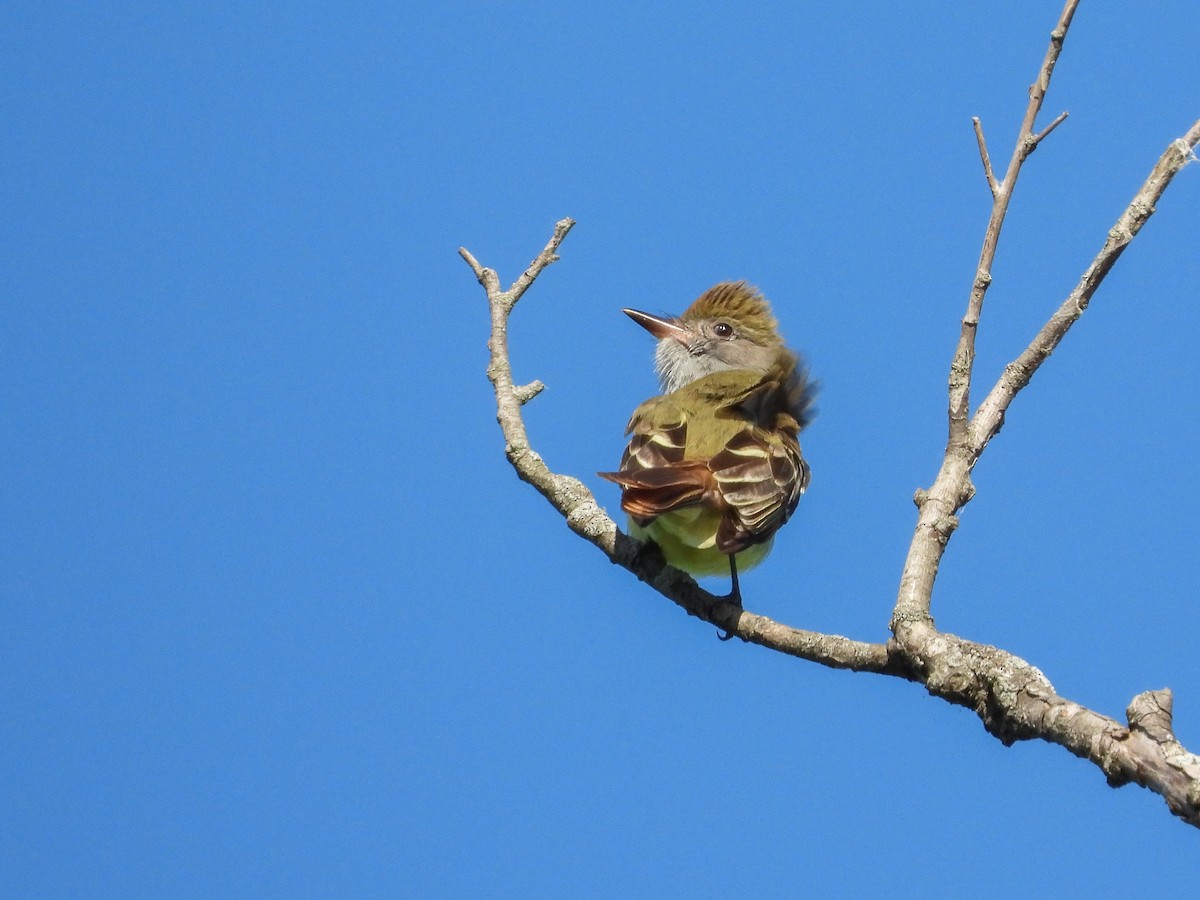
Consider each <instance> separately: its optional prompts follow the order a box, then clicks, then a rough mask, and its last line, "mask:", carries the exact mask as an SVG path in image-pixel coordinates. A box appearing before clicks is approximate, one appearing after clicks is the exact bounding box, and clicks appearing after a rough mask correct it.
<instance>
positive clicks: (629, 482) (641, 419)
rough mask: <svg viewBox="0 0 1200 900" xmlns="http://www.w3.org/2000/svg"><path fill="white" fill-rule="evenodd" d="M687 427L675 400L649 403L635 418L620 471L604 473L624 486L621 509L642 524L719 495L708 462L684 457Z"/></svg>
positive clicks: (631, 420) (630, 426)
mask: <svg viewBox="0 0 1200 900" xmlns="http://www.w3.org/2000/svg"><path fill="white" fill-rule="evenodd" d="M687 426H688V414H687V411H686V410H685V409H683V408H681V407H679V406H678V405H676V404H674V403H672V402H670V401H669V400H666V399H665V398H656V400H652V401H647V402H646V403H643V404H642V405H641V406H639V407H638V408H637V409H636V410H634V413H633V416H632V418H630V420H629V427H628V429H627V430H628V432H629V433H630V434H631V437H630V439H629V444H628V446H627V447H626V448H625V453H624V455H623V456H622V457H621V468H620V470H618V471H616V472H600V473H598V474H599V475H600V477H601V478H606V479H608V480H609V481H613V482H616V483H617V484H619V485H620V486H621V488H622V491H621V509H623V510H625V512H627V513H628V514H629V515H631V516H633V518H634V520H635V521H636V522H637V523H638V524H639V525H646V524H649V523H650V522H651V521H652V520H654V519H655V518H656V517H658V516H661V515H663V514H664V513H668V512H671V511H673V510H676V509H680V508H682V507H685V506H694V505H697V504H699V503H702V502H704V500H705V498H706V496H707V497H712V496H714V494H713V492H714V489H715V487H716V482H715V481H714V479H713V477H712V472H711V471H709V468H708V464H707V462H706V461H705V460H686V459H684V450H685V447H686V445H687V431H688V427H687Z"/></svg>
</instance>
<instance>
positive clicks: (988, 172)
mask: <svg viewBox="0 0 1200 900" xmlns="http://www.w3.org/2000/svg"><path fill="white" fill-rule="evenodd" d="M971 123H972V124H973V125H974V126H975V141H976V143H978V144H979V158H980V159H982V160H983V174H984V176H985V177H986V178H987V183H988V189H989V190H990V191H991V192H992V199H993V200H995V199H996V195H997V194H998V193H1000V185H999V184H997V183H996V173H995V172H993V171H992V158H991V157H990V156H988V148H987V141H986V140H984V138H983V123H982V122H980V121H979V116H971Z"/></svg>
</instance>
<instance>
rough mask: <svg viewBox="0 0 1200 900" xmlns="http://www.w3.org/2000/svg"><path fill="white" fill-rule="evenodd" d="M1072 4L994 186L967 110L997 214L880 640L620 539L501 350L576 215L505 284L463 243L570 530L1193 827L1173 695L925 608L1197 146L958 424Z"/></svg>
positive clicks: (505, 406)
mask: <svg viewBox="0 0 1200 900" xmlns="http://www.w3.org/2000/svg"><path fill="white" fill-rule="evenodd" d="M1076 3H1077V0H1071V2H1068V3H1067V5H1066V7H1065V8H1064V10H1063V14H1062V16H1061V18H1060V19H1059V24H1058V27H1057V28H1056V29H1055V31H1054V32H1053V34H1052V35H1051V45H1050V49H1049V50H1048V51H1047V54H1046V58H1045V60H1044V61H1043V63H1042V67H1041V70H1040V72H1039V75H1038V78H1037V80H1036V81H1035V82H1034V84H1033V85H1032V86H1031V88H1030V101H1029V106H1028V107H1027V109H1026V115H1025V119H1024V121H1023V122H1022V126H1021V132H1020V135H1019V136H1018V140H1017V144H1016V146H1015V147H1014V151H1013V156H1012V159H1011V160H1010V162H1009V167H1008V171H1007V172H1006V174H1005V176H1004V179H1003V181H997V180H996V177H995V173H994V172H993V171H992V168H991V160H990V158H989V156H988V151H987V145H986V142H985V141H984V137H983V128H982V126H981V125H980V123H979V120H978V119H975V120H974V122H975V133H976V138H977V140H978V143H979V148H980V157H981V159H982V160H983V165H984V173H985V175H986V176H987V178H988V186H989V188H990V189H991V191H992V194H993V207H992V215H991V218H990V220H989V223H988V227H987V231H986V233H985V237H984V246H983V251H982V253H981V255H980V263H979V267H978V269H977V271H976V276H975V282H974V285H973V288H972V291H971V296H970V300H969V302H968V308H967V314H966V316H964V318H963V328H962V334H961V335H960V339H959V344H958V349H957V350H956V353H955V357H954V362H953V364H952V365H951V371H950V379H949V389H950V406H949V411H950V417H949V418H950V440H949V442H948V444H947V448H946V453H945V456H944V459H943V462H942V467H941V469H940V471H939V472H938V475H937V478H936V480H935V481H934V484H933V486H932V487H931V488H930V489H929V490H927V491H918V492H917V495H916V497H915V500H916V503H917V506H918V509H919V511H920V512H919V516H918V521H917V527H916V530H915V532H914V535H913V540H912V543H911V546H910V548H909V554H908V558H907V559H906V561H905V565H904V571H903V573H902V575H901V580H900V590H899V594H898V597H897V602H896V606H895V610H894V613H893V616H892V623H891V628H892V635H893V636H892V638H891V639H890V640H889V641H888V642H887V643H886V644H882V643H870V642H864V641H854V640H850V639H848V638H844V637H841V636H839V635H829V634H820V633H818V632H812V631H805V630H802V629H798V628H792V627H790V626H788V625H784V624H782V623H779V622H775V621H772V620H771V619H768V618H766V617H764V616H759V615H756V614H754V613H751V612H747V611H745V610H742V609H741V608H740V607H737V606H734V605H732V604H730V603H728V602H726V600H725V598H723V597H715V596H713V595H712V594H709V593H708V592H707V591H704V590H702V589H700V588H699V587H698V586H697V585H696V583H695V582H694V581H693V580H692V579H691V578H690V577H689V576H688V575H686V574H685V573H683V572H681V571H679V570H677V569H674V568H672V567H670V566H668V565H667V564H666V563H665V561H664V560H663V558H662V555H661V553H659V552H658V550H657V548H656V547H655V546H654V545H653V544H642V543H639V542H638V541H635V540H633V539H631V538H630V537H628V536H627V535H625V534H624V533H622V532H621V531H620V529H619V528H618V527H617V525H616V523H615V522H614V521H613V520H612V519H611V518H609V516H608V514H607V513H606V512H605V511H604V510H603V509H602V508H601V507H600V506H599V504H597V502H596V499H595V497H594V496H593V495H592V493H591V492H590V491H589V490H588V489H587V488H586V487H585V486H584V485H583V484H582V482H580V481H579V480H577V479H575V478H572V477H570V476H568V475H559V474H556V473H554V472H552V471H551V470H550V468H549V467H548V466H547V465H546V464H545V462H544V461H543V460H542V458H541V457H540V456H539V455H538V454H537V453H536V452H534V450H533V449H532V447H530V446H529V441H528V437H527V435H526V432H525V425H524V422H523V420H522V418H521V406H522V404H524V403H526V402H528V401H529V400H530V399H532V398H533V397H534V396H536V395H537V393H538V392H539V391H540V390H541V389H542V383H541V382H540V381H533V382H531V383H530V384H527V385H522V386H514V384H513V380H512V367H511V363H510V361H509V357H508V341H507V325H508V316H509V314H510V313H511V312H512V309H513V306H514V305H515V304H516V301H517V300H518V299H519V298H520V296H521V295H522V294H523V293H524V292H525V290H526V289H527V288H528V287H529V286H530V285H531V284H532V283H533V281H534V280H535V279H536V278H537V277H538V275H539V274H540V273H541V272H542V271H543V270H544V269H545V268H546V266H548V265H550V264H551V263H553V262H554V261H555V260H557V259H558V256H557V249H558V247H559V245H560V244H561V242H562V240H563V239H564V238H565V237H566V235H567V233H568V232H569V231H570V229H571V226H572V225H573V224H574V223H573V222H572V221H571V220H570V219H563V220H562V221H561V222H559V223H557V225H556V226H555V231H554V235H553V236H552V237H551V239H550V241H549V242H548V243H547V244H546V247H545V248H544V249H543V250H542V252H541V253H540V254H539V255H538V256H537V257H536V258H535V259H534V261H533V262H532V263H531V264H530V266H529V268H528V269H526V271H525V272H524V273H523V274H522V275H521V277H520V278H519V279H517V281H516V282H514V283H513V285H512V287H510V288H509V289H508V290H507V291H504V290H501V288H500V281H499V277H498V276H497V274H496V272H495V271H494V270H492V269H488V268H485V267H484V266H481V265H480V264H479V262H478V261H477V260H476V259H475V258H474V257H473V256H472V255H471V254H470V253H469V252H468V251H467V250H465V249H461V250H460V251H459V252H460V254H461V255H462V257H463V259H464V260H466V262H467V263H468V265H470V266H471V269H472V270H473V271H474V272H475V276H476V278H477V279H478V280H479V282H480V284H482V285H483V287H484V289H485V290H486V292H487V296H488V303H489V307H490V310H491V339H490V340H489V342H488V346H489V347H490V349H491V359H490V362H489V364H488V378H489V379H490V380H491V382H492V385H493V387H494V388H495V392H496V405H497V419H498V421H499V423H500V427H501V430H502V432H503V434H504V438H505V444H506V447H505V452H506V454H507V456H508V459H509V461H510V462H511V463H512V465H513V467H514V468H515V469H516V471H517V474H518V475H519V476H520V477H521V478H522V479H523V480H525V481H527V482H529V483H530V484H532V485H533V486H534V487H535V488H536V489H537V490H538V491H539V492H540V493H541V494H542V495H543V496H544V497H546V499H547V500H549V501H550V503H551V505H552V506H553V507H554V508H555V509H556V510H558V512H559V513H560V514H561V515H562V516H563V517H564V518H565V519H566V520H567V524H568V526H569V527H570V528H571V529H572V530H574V531H575V532H576V533H577V534H579V535H581V536H582V537H584V538H585V539H586V540H588V541H589V542H590V543H591V544H593V545H594V546H596V547H597V548H599V549H600V550H601V551H602V552H603V553H604V554H605V555H606V556H607V557H608V558H609V560H611V561H612V562H613V563H615V564H617V565H620V566H622V567H624V568H625V569H627V570H628V571H630V572H632V573H633V574H634V575H636V576H637V577H638V578H639V579H641V580H642V581H645V582H646V583H647V584H649V585H650V586H651V587H653V588H654V589H655V590H656V591H658V592H659V593H660V594H662V595H663V596H665V597H667V598H669V599H671V600H672V601H674V602H675V603H676V604H678V605H679V606H681V607H682V608H683V609H684V610H685V611H686V612H688V613H689V614H690V615H694V616H697V617H698V618H701V619H703V620H704V621H707V622H711V623H712V624H714V625H716V626H718V627H719V628H721V629H723V630H726V631H730V632H733V633H735V634H737V635H738V636H739V637H741V638H742V639H743V640H744V641H747V642H751V643H755V644H759V645H760V646H763V647H766V648H768V649H771V650H775V651H778V652H780V653H785V654H788V655H790V656H795V657H798V658H800V659H806V660H810V661H813V662H817V663H820V664H822V665H825V666H829V667H832V668H842V669H852V670H854V671H859V672H875V673H879V674H885V675H891V676H894V677H899V678H904V679H908V680H911V681H916V682H919V683H921V684H923V685H924V686H925V687H926V689H927V690H928V691H929V692H930V693H931V694H933V695H935V696H938V697H941V698H942V699H944V700H946V701H948V702H950V703H954V704H957V705H960V706H965V707H967V708H969V709H972V710H974V711H975V713H976V714H977V715H978V716H979V718H980V720H981V721H982V722H983V724H984V727H985V728H987V730H988V731H989V732H990V733H992V734H994V735H995V736H996V737H997V738H998V739H1000V740H1001V741H1003V742H1004V743H1006V744H1011V743H1013V742H1015V741H1018V740H1028V739H1033V738H1038V739H1041V740H1045V741H1049V742H1051V743H1055V744H1059V745H1061V746H1063V747H1065V748H1066V749H1067V750H1069V751H1070V752H1071V753H1074V754H1075V755H1077V756H1080V757H1082V758H1084V759H1087V760H1090V761H1091V762H1092V763H1094V764H1095V765H1096V766H1097V767H1098V768H1099V769H1100V770H1101V771H1103V772H1104V773H1105V775H1106V776H1107V778H1108V781H1109V783H1110V784H1111V785H1113V786H1119V785H1122V784H1127V783H1136V784H1140V785H1142V786H1144V787H1147V788H1149V789H1150V790H1152V791H1155V792H1156V793H1158V794H1160V795H1161V796H1162V797H1163V798H1164V799H1165V800H1166V802H1167V805H1168V807H1169V808H1170V809H1171V811H1172V812H1173V813H1175V814H1176V815H1178V816H1180V817H1181V818H1183V819H1184V820H1185V821H1187V822H1189V823H1190V824H1192V825H1194V826H1197V827H1200V757H1197V756H1196V755H1194V754H1192V753H1190V752H1189V751H1187V750H1186V749H1185V748H1184V747H1183V746H1182V745H1181V744H1180V743H1179V741H1178V740H1177V739H1176V738H1175V735H1174V732H1173V728H1172V719H1171V695H1170V691H1168V690H1162V691H1148V692H1146V693H1143V694H1139V695H1138V696H1137V697H1135V698H1134V699H1133V701H1132V702H1131V703H1130V706H1129V709H1128V711H1127V718H1128V723H1127V724H1121V723H1120V722H1118V721H1116V720H1115V719H1111V718H1109V717H1107V716H1104V715H1101V714H1100V713H1097V712H1093V711H1092V710H1089V709H1087V708H1085V707H1083V706H1080V705H1079V704H1077V703H1075V702H1073V701H1071V700H1068V699H1066V698H1064V697H1062V696H1060V695H1059V694H1058V693H1057V692H1056V691H1055V690H1054V687H1053V685H1051V683H1050V682H1049V680H1048V679H1047V678H1046V676H1045V675H1043V674H1042V673H1041V672H1040V671H1039V670H1038V669H1037V668H1035V667H1034V666H1032V665H1030V664H1029V663H1028V662H1026V661H1025V660H1023V659H1021V658H1020V657H1018V656H1015V655H1013V654H1011V653H1008V652H1007V651H1004V650H1001V649H999V648H996V647H992V646H988V645H986V644H979V643H975V642H973V641H969V640H966V639H964V638H961V637H958V636H956V635H953V634H947V633H945V632H940V631H938V630H937V628H936V627H935V625H934V623H933V620H932V618H931V617H930V597H931V595H932V590H933V584H934V580H935V579H936V577H937V570H938V566H939V565H940V563H941V558H942V555H943V553H944V551H945V548H946V545H947V543H948V541H949V539H950V536H951V534H953V532H954V530H955V528H957V526H958V519H957V517H956V515H955V513H956V512H957V511H958V510H959V509H960V508H961V507H962V506H963V505H964V504H966V503H967V502H969V501H970V499H971V496H972V495H973V493H974V488H973V487H972V485H971V480H970V473H971V469H972V467H973V466H974V465H975V463H976V462H977V461H978V459H979V456H980V455H981V454H982V452H983V450H984V448H985V447H986V446H987V443H988V441H989V440H990V439H991V438H992V437H993V436H994V435H995V434H996V432H997V431H998V430H999V427H1000V424H1001V423H1002V421H1003V417H1004V414H1005V411H1006V410H1007V408H1008V406H1009V404H1010V403H1011V402H1012V399H1013V397H1015V396H1016V394H1017V393H1018V392H1019V391H1020V390H1021V389H1022V388H1023V387H1024V386H1025V385H1026V384H1028V382H1029V379H1030V377H1031V376H1032V374H1033V372H1035V371H1036V370H1037V368H1038V366H1040V365H1041V363H1042V362H1043V361H1044V360H1045V358H1046V357H1047V356H1049V354H1050V352H1051V351H1052V350H1053V349H1054V347H1055V346H1057V344H1058V342H1059V341H1060V340H1062V337H1063V336H1064V335H1065V334H1066V332H1067V330H1068V329H1069V328H1070V326H1071V324H1073V323H1074V321H1075V320H1076V319H1078V318H1079V316H1080V315H1081V314H1082V312H1083V310H1084V309H1085V308H1086V307H1087V305H1088V302H1089V301H1090V299H1091V297H1092V295H1093V293H1094V292H1095V290H1096V288H1097V287H1098V286H1099V285H1100V283H1101V281H1102V280H1103V279H1104V277H1105V275H1106V274H1107V273H1108V271H1109V270H1110V269H1111V268H1112V266H1113V264H1114V263H1115V262H1116V260H1117V258H1118V257H1119V256H1120V254H1121V253H1122V252H1123V251H1124V249H1125V247H1126V246H1128V245H1129V243H1130V241H1132V240H1133V238H1134V237H1135V236H1136V235H1137V233H1138V231H1139V230H1140V229H1141V227H1142V226H1143V225H1144V224H1145V223H1146V221H1147V220H1148V219H1149V217H1150V216H1151V215H1152V214H1153V212H1154V206H1155V204H1156V203H1157V201H1158V200H1159V198H1160V197H1161V196H1162V194H1163V191H1165V190H1166V187H1167V185H1168V184H1169V183H1170V181H1171V179H1172V178H1173V177H1174V175H1175V174H1176V173H1177V172H1179V170H1180V169H1182V168H1183V166H1184V165H1186V164H1187V163H1188V162H1189V161H1190V160H1193V159H1195V154H1194V150H1195V147H1196V146H1197V143H1198V142H1200V122H1197V123H1196V124H1195V125H1193V126H1192V128H1191V130H1189V131H1188V133H1187V134H1186V135H1185V136H1184V137H1183V138H1180V139H1179V140H1177V141H1173V142H1172V143H1171V145H1170V146H1169V147H1168V148H1167V150H1166V152H1164V153H1163V155H1162V157H1161V158H1160V159H1159V161H1158V163H1157V164H1156V165H1155V167H1154V169H1153V170H1152V171H1151V173H1150V176H1149V177H1148V178H1147V180H1146V182H1145V184H1144V185H1143V186H1142V188H1141V189H1140V190H1139V191H1138V193H1137V195H1136V196H1135V197H1134V199H1133V201H1132V202H1131V203H1130V204H1129V206H1128V208H1127V209H1126V210H1125V212H1124V213H1123V214H1122V215H1121V217H1120V218H1119V219H1118V220H1117V223H1116V225H1115V226H1114V227H1113V229H1112V230H1111V231H1110V232H1109V235H1108V240H1107V241H1106V242H1105V244H1104V247H1103V248H1102V249H1101V251H1100V253H1099V255H1098V256H1097V257H1096V259H1095V260H1093V262H1092V264H1091V265H1090V266H1089V267H1088V268H1087V270H1086V271H1085V272H1084V274H1083V277H1082V278H1081V279H1080V282H1079V284H1078V285H1077V286H1076V288H1075V290H1073V291H1072V292H1071V294H1070V295H1069V296H1068V297H1067V299H1066V301H1065V302H1064V303H1063V305H1062V307H1060V308H1059V310H1058V311H1057V312H1056V313H1055V314H1054V315H1053V316H1051V318H1050V320H1049V321H1048V322H1047V323H1046V325H1045V326H1043V328H1042V329H1041V331H1040V332H1039V333H1038V335H1037V336H1036V337H1035V338H1034V340H1033V341H1032V342H1031V343H1030V345H1029V346H1028V347H1027V348H1026V349H1025V351H1024V352H1023V353H1022V354H1021V356H1020V357H1018V359H1017V360H1016V361H1014V362H1013V363H1011V364H1010V365H1009V366H1008V367H1007V368H1006V369H1005V372H1004V374H1003V375H1002V376H1001V378H1000V379H999V381H997V383H996V385H995V387H993V388H992V390H991V392H990V393H989V394H988V396H987V398H985V400H984V402H983V403H982V404H980V407H979V409H978V410H977V411H976V413H975V416H974V418H973V419H970V420H969V421H968V418H967V413H968V409H969V402H970V387H971V375H972V366H973V361H974V340H975V331H976V328H977V326H978V322H979V314H980V310H981V309H982V304H983V296H984V294H985V293H986V290H987V287H988V285H989V284H990V282H991V274H990V268H991V263H992V260H993V258H994V256H995V251H996V244H997V241H998V239H999V235H1000V229H1001V226H1002V224H1003V221H1004V216H1005V213H1006V212H1007V209H1008V203H1009V200H1010V199H1011V196H1012V191H1013V188H1014V186H1015V184H1016V177H1017V174H1018V172H1019V171H1020V167H1021V164H1022V163H1023V162H1024V160H1025V158H1026V157H1028V155H1029V153H1031V152H1032V150H1033V149H1034V148H1036V147H1037V145H1038V143H1039V142H1040V141H1041V140H1043V139H1044V138H1045V137H1046V136H1047V135H1048V134H1049V133H1050V132H1051V131H1053V130H1054V128H1056V127H1057V126H1058V125H1059V124H1060V123H1061V122H1062V121H1063V120H1064V119H1065V118H1066V114H1065V113H1063V114H1062V115H1060V116H1058V117H1057V118H1056V119H1055V120H1054V121H1053V122H1051V123H1050V125H1048V126H1047V127H1046V128H1044V129H1043V130H1042V131H1041V132H1039V133H1037V134H1036V135H1035V134H1034V133H1033V123H1034V121H1035V119H1036V116H1037V113H1038V111H1039V110H1040V108H1041V103H1042V100H1043V98H1044V97H1045V92H1046V88H1047V87H1048V85H1049V81H1050V75H1051V73H1052V71H1053V68H1054V64H1055V61H1056V60H1057V58H1058V54H1059V51H1060V50H1061V48H1062V42H1063V40H1064V38H1065V36H1066V31H1067V27H1068V26H1069V24H1070V21H1071V17H1072V15H1073V14H1074V11H1075V6H1076Z"/></svg>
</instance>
